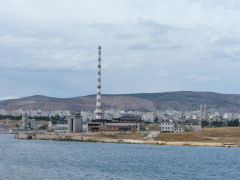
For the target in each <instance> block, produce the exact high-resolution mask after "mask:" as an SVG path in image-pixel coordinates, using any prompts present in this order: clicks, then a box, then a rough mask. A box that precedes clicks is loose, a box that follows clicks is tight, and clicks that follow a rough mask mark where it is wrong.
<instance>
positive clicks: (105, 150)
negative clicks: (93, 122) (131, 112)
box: [0, 135, 240, 180]
mask: <svg viewBox="0 0 240 180" xmlns="http://www.w3.org/2000/svg"><path fill="white" fill-rule="evenodd" d="M35 179H39V180H40V179H41V180H43V179H54V180H62V179H66V180H75V179H76V180H79V179H83V180H85V179H91V180H92V179H97V180H101V179H207V180H209V179H213V180H214V179H216V180H219V179H240V148H224V147H187V146H157V145H134V144H112V143H86V142H70V141H43V140H39V141H37V140H19V139H14V138H13V135H0V180H35Z"/></svg>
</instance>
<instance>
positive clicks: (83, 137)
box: [14, 132, 240, 147]
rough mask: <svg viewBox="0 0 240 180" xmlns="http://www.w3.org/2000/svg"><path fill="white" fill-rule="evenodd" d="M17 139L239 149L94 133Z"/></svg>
mask: <svg viewBox="0 0 240 180" xmlns="http://www.w3.org/2000/svg"><path fill="white" fill-rule="evenodd" d="M14 137H15V138H17V139H29V140H56V141H80V142H102V143H122V144H150V145H173V146H210V147H240V145H239V144H236V143H221V142H195V141H182V142H181V141H160V140H153V139H147V140H144V139H119V138H108V137H98V134H94V133H62V134H60V133H59V134H56V133H44V134H37V133H36V134H26V133H24V132H21V133H18V134H15V135H14Z"/></svg>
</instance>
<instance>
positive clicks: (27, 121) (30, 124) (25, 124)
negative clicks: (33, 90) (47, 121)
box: [22, 113, 38, 130]
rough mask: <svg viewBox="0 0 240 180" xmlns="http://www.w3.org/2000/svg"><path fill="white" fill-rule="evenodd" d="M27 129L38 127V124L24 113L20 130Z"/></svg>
mask: <svg viewBox="0 0 240 180" xmlns="http://www.w3.org/2000/svg"><path fill="white" fill-rule="evenodd" d="M28 129H38V124H36V122H35V119H31V118H29V117H28V115H27V114H26V113H24V114H23V115H22V130H28Z"/></svg>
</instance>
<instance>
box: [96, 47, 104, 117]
mask: <svg viewBox="0 0 240 180" xmlns="http://www.w3.org/2000/svg"><path fill="white" fill-rule="evenodd" d="M97 67H98V74H97V97H96V111H95V113H96V119H102V117H103V113H102V103H101V46H98V66H97Z"/></svg>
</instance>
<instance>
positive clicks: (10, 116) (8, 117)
mask: <svg viewBox="0 0 240 180" xmlns="http://www.w3.org/2000/svg"><path fill="white" fill-rule="evenodd" d="M0 119H11V120H21V119H22V116H12V115H0Z"/></svg>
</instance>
